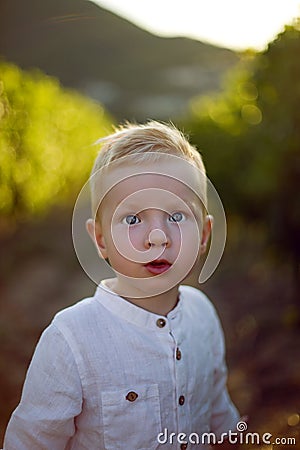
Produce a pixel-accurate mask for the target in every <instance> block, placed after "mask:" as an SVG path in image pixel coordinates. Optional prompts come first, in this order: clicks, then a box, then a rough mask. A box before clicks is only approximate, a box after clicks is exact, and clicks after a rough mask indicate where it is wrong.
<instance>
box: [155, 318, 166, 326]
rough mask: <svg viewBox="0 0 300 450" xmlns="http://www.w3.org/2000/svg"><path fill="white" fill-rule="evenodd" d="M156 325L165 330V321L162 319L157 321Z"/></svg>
mask: <svg viewBox="0 0 300 450" xmlns="http://www.w3.org/2000/svg"><path fill="white" fill-rule="evenodd" d="M156 325H157V326H158V327H159V328H163V327H164V326H165V325H166V321H165V319H162V318H160V319H157V321H156Z"/></svg>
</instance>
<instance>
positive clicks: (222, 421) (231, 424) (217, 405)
mask: <svg viewBox="0 0 300 450" xmlns="http://www.w3.org/2000/svg"><path fill="white" fill-rule="evenodd" d="M215 319H216V326H215V334H214V337H215V339H214V347H213V352H214V360H215V367H214V386H213V401H212V416H211V431H212V432H214V433H215V434H216V436H218V438H219V437H220V436H221V434H222V433H227V432H228V431H229V430H232V431H234V430H236V425H237V423H238V420H239V413H238V411H237V409H236V408H235V406H234V405H233V403H232V401H231V399H230V397H229V394H228V391H227V367H226V363H225V344H224V335H223V330H222V327H221V324H220V321H219V319H218V317H217V316H215Z"/></svg>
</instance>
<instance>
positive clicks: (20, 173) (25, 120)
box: [0, 62, 111, 220]
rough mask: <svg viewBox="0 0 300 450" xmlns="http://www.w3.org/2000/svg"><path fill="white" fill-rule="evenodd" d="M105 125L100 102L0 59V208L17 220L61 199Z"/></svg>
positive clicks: (82, 173)
mask: <svg viewBox="0 0 300 450" xmlns="http://www.w3.org/2000/svg"><path fill="white" fill-rule="evenodd" d="M110 130H111V119H110V117H109V116H108V115H107V114H106V113H105V112H104V110H103V108H102V107H101V106H100V105H99V104H96V103H95V102H92V101H91V100H88V99H87V98H85V97H83V96H81V95H79V94H78V93H76V92H75V91H70V90H65V89H63V88H62V87H61V86H60V85H59V82H58V81H57V80H56V79H54V78H50V77H48V76H46V75H44V74H43V73H42V72H40V71H37V70H35V71H31V72H25V71H21V70H20V69H19V68H18V67H17V66H15V65H12V64H10V63H7V62H0V214H1V215H2V216H3V217H5V218H6V219H7V218H8V219H9V220H11V219H14V220H19V219H21V218H26V217H29V216H30V215H32V214H33V215H35V214H37V213H40V212H43V211H47V210H48V209H50V207H51V206H52V205H54V204H57V203H60V202H62V201H66V200H68V199H70V198H71V197H72V196H74V195H75V194H76V193H77V192H78V190H79V189H80V187H81V185H82V183H83V181H85V180H86V179H87V177H88V174H89V171H90V169H91V165H92V161H93V159H94V157H95V154H96V148H95V147H94V146H93V145H92V144H93V143H94V142H95V141H96V140H97V139H98V138H99V137H101V136H102V135H104V134H107V133H108V132H109V131H110Z"/></svg>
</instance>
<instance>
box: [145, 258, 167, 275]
mask: <svg viewBox="0 0 300 450" xmlns="http://www.w3.org/2000/svg"><path fill="white" fill-rule="evenodd" d="M171 266H172V264H171V263H170V262H169V261H167V260H166V259H156V260H155V261H151V262H149V263H147V264H145V266H144V267H146V269H147V270H148V272H150V273H152V274H153V275H159V274H161V273H164V272H166V271H167V270H169V269H170V267H171Z"/></svg>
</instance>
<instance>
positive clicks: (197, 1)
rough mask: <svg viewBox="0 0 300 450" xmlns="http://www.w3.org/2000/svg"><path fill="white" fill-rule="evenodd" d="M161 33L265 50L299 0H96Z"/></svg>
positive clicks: (299, 7) (297, 7) (296, 9)
mask: <svg viewBox="0 0 300 450" xmlns="http://www.w3.org/2000/svg"><path fill="white" fill-rule="evenodd" d="M94 3H97V4H99V5H101V6H103V7H105V8H107V9H109V10H111V11H114V12H116V13H117V14H120V15H121V16H123V17H125V18H127V19H129V20H131V21H132V22H134V23H135V24H137V25H138V26H141V27H143V28H145V29H146V30H149V31H151V32H152V33H157V34H159V35H160V36H187V37H190V38H194V39H199V40H200V41H203V42H210V43H212V44H216V45H220V46H223V47H228V48H231V49H234V50H245V49H247V48H254V49H256V50H263V49H264V48H265V47H266V45H267V44H268V42H270V41H272V40H273V39H274V38H275V36H276V35H277V34H278V33H279V32H281V31H282V30H283V27H284V25H286V24H287V23H290V22H291V21H292V20H293V19H294V18H295V17H297V16H298V15H299V13H300V2H299V0H278V1H273V0H226V1H223V0H185V1H184V2H182V1H178V0H177V1H176V0H175V1H172V0H163V1H161V0H152V1H151V2H149V1H147V0H126V1H125V2H124V1H122V0H94Z"/></svg>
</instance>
